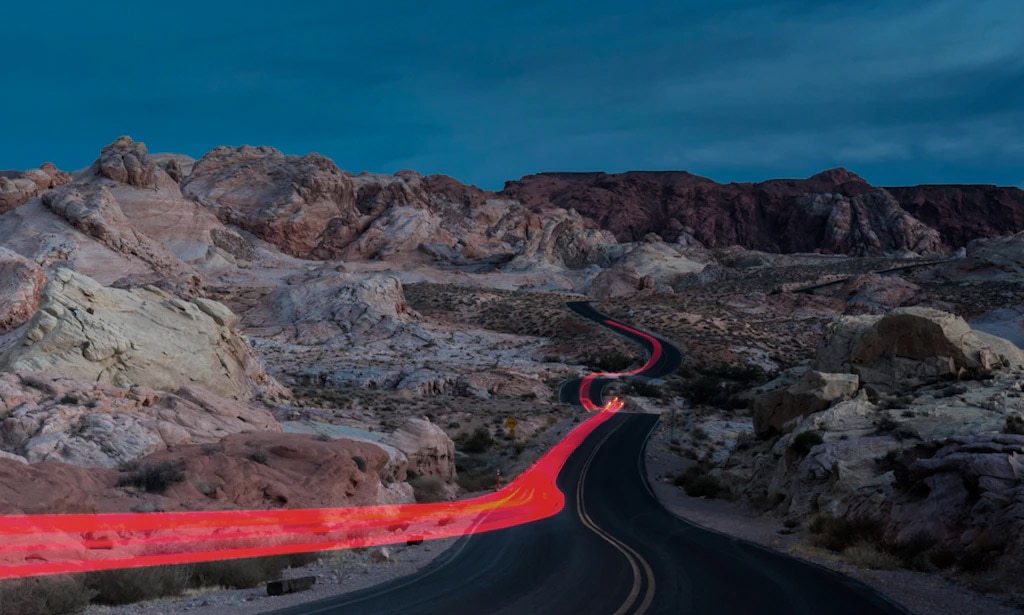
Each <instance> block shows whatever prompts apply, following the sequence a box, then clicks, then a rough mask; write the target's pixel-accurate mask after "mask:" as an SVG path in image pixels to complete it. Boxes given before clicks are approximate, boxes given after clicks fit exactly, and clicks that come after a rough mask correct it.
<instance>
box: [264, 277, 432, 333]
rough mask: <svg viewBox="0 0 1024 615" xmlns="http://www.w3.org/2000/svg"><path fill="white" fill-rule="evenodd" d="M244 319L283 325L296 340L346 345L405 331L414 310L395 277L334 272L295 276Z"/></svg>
mask: <svg viewBox="0 0 1024 615" xmlns="http://www.w3.org/2000/svg"><path fill="white" fill-rule="evenodd" d="M246 319H247V322H248V323H249V324H250V326H252V327H254V328H256V329H265V330H266V331H267V332H270V331H282V327H284V328H285V329H284V330H283V331H282V332H283V333H284V334H285V335H286V336H287V338H288V339H289V340H290V341H293V342H295V343H299V344H306V345H320V344H324V343H328V342H331V343H335V344H346V345H347V344H349V343H351V342H352V340H353V339H355V338H356V337H358V339H361V340H364V341H365V340H379V339H384V338H392V337H394V336H395V335H397V334H399V333H403V332H408V331H409V330H410V329H411V327H410V325H411V324H412V323H413V322H414V321H415V320H416V319H417V314H416V313H415V312H414V311H412V310H411V309H410V308H409V304H408V303H407V302H406V300H405V296H404V295H403V294H402V285H401V283H400V282H399V281H398V279H397V278H394V277H392V276H386V275H378V276H372V277H365V278H364V277H359V276H354V275H351V274H345V273H337V274H334V275H329V276H326V277H322V278H321V277H313V278H312V279H307V280H305V281H298V280H297V281H296V282H295V283H293V284H290V285H288V286H284V287H282V288H280V289H278V290H276V291H274V292H272V293H271V294H270V295H268V296H267V297H266V298H265V299H264V300H263V301H262V302H261V304H260V305H259V306H257V307H256V308H255V309H254V310H253V311H251V312H249V313H248V314H247V315H246ZM335 338H338V339H335Z"/></svg>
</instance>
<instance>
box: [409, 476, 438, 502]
mask: <svg viewBox="0 0 1024 615" xmlns="http://www.w3.org/2000/svg"><path fill="white" fill-rule="evenodd" d="M408 482H409V484H410V485H412V492H413V495H415V496H416V502H417V503H419V504H429V503H432V502H440V501H441V489H442V488H443V487H444V482H443V481H442V480H441V479H440V478H438V477H436V476H420V477H418V478H414V479H412V480H410V481H408Z"/></svg>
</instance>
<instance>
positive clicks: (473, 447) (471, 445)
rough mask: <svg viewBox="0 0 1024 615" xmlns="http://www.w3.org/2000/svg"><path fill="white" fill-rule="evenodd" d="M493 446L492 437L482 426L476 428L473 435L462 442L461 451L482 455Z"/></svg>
mask: <svg viewBox="0 0 1024 615" xmlns="http://www.w3.org/2000/svg"><path fill="white" fill-rule="evenodd" d="M493 445H494V437H493V436H491V432H490V430H489V429H487V428H486V427H484V426H480V427H477V428H476V429H474V430H473V433H472V434H470V435H469V437H468V438H466V439H465V440H464V441H463V442H462V450H463V451H465V452H467V453H484V452H487V450H488V449H490V448H491V446H493Z"/></svg>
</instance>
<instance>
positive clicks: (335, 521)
mask: <svg viewBox="0 0 1024 615" xmlns="http://www.w3.org/2000/svg"><path fill="white" fill-rule="evenodd" d="M606 322H607V323H608V324H610V325H613V326H616V327H619V328H622V329H624V330H627V331H631V332H633V333H635V334H637V335H641V336H643V337H645V338H646V339H648V340H649V341H650V342H651V343H652V344H653V348H654V351H653V353H652V356H651V360H650V361H648V362H647V364H646V365H644V367H641V368H640V369H637V370H634V371H631V372H626V373H623V374H609V373H601V374H591V375H589V376H587V377H586V378H584V380H583V383H582V384H581V386H580V398H581V399H580V401H581V402H582V403H583V406H584V407H585V408H586V409H587V410H588V411H594V410H600V412H597V413H596V414H595V415H594V416H592V417H591V418H589V419H587V420H586V421H584V422H583V423H581V424H580V425H578V426H577V427H576V428H575V429H573V430H572V431H571V432H569V434H568V435H567V436H566V437H565V438H564V439H562V441H560V442H559V443H558V444H556V445H555V446H554V447H552V449H551V450H550V451H548V452H547V454H545V455H544V456H543V457H541V458H540V459H539V460H537V462H536V463H534V464H533V465H532V466H530V468H529V469H527V470H526V471H525V472H523V473H522V474H521V475H519V477H518V478H516V479H515V480H513V481H512V482H511V483H509V484H508V485H506V486H505V487H503V488H502V489H500V490H498V491H495V492H494V493H489V494H487V495H483V496H480V497H476V498H472V499H469V500H460V501H457V502H440V503H436V504H403V505H397V506H365V507H356V508H317V509H301V510H231V511H206V512H174V513H107V514H96V515H8V516H4V517H0V579H3V578H15V577H25V576H34V575H44V574H60V573H70V572H86V571H91V570H105V569H112V568H130V567H138V566H154V565H164V564H183V563H189V562H204V561H212V560H222V559H233V558H240V557H256V556H265V555H279V554H285V553H302V552H309V551H326V550H331V549H348V548H353V547H364V546H371V545H382V544H393V543H398V542H405V541H407V540H411V539H434V538H446V537H450V536H461V535H464V534H470V533H474V532H486V531H492V530H498V529H504V528H507V527H512V526H514V525H520V524H523V523H528V522H530V521H536V520H539V519H543V518H546V517H550V516H552V515H554V514H556V513H558V512H559V511H560V510H562V507H563V506H564V505H565V496H564V495H563V494H562V492H561V491H559V490H558V487H557V486H556V484H555V480H556V478H557V477H558V474H559V472H560V471H561V469H562V466H564V465H565V462H566V460H567V459H568V458H569V455H571V454H572V452H573V451H575V450H576V448H577V447H579V446H580V444H582V443H583V441H584V440H585V439H586V438H587V436H589V435H590V434H591V433H592V432H593V431H594V430H595V429H596V428H597V427H598V426H599V425H600V424H602V423H603V422H605V421H606V420H608V419H609V418H611V416H612V415H613V414H614V413H615V412H617V411H619V410H620V409H621V408H622V406H623V403H622V402H621V401H620V400H619V399H618V398H613V399H612V400H611V401H609V402H608V403H607V404H605V405H604V406H603V407H598V406H596V405H595V404H594V403H593V402H591V401H590V398H589V389H590V383H591V382H592V381H593V379H594V378H599V377H618V376H623V375H633V374H636V373H639V372H641V371H643V370H644V369H646V368H647V367H648V366H650V365H653V364H654V362H655V361H657V359H658V357H660V356H661V346H660V344H659V343H658V341H657V340H656V339H655V338H653V337H651V336H648V335H646V334H644V333H642V332H639V331H636V330H635V329H630V328H629V327H626V326H624V325H620V324H618V323H615V322H612V321H606Z"/></svg>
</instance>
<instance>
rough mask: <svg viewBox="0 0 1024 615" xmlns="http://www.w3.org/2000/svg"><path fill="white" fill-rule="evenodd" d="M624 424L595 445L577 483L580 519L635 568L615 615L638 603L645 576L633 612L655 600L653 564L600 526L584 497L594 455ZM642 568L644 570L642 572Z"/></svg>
mask: <svg viewBox="0 0 1024 615" xmlns="http://www.w3.org/2000/svg"><path fill="white" fill-rule="evenodd" d="M621 426H622V425H621V424H620V425H618V426H617V427H615V429H612V430H611V431H609V432H608V435H606V436H605V437H604V438H603V439H602V440H601V441H600V442H599V443H598V444H597V446H595V447H594V451H593V452H592V453H590V457H588V458H587V461H586V463H584V464H583V472H582V473H581V474H580V482H579V483H578V484H577V485H576V510H577V512H578V513H579V517H580V521H582V522H583V525H585V526H587V529H589V530H590V531H592V532H594V533H595V534H597V536H598V538H600V539H601V540H604V541H605V542H607V543H608V544H610V545H611V546H613V547H615V548H616V549H617V550H618V551H619V553H621V554H622V555H623V557H625V558H626V561H628V562H629V566H630V568H632V570H633V587H632V589H631V590H630V592H629V595H628V596H627V597H626V600H625V601H624V602H623V603H622V604H621V605H620V606H619V608H618V610H616V611H615V615H625V614H626V613H628V612H629V610H630V609H632V608H633V606H634V605H636V603H637V601H638V600H640V588H641V587H642V586H643V581H644V578H645V577H646V579H647V591H646V592H644V596H643V600H642V601H641V602H640V605H639V607H637V609H636V610H635V611H634V612H633V614H634V615H642V614H643V613H646V612H647V609H648V608H650V606H651V602H652V601H653V600H654V571H653V570H652V569H651V565H650V564H648V563H647V560H645V559H644V557H643V556H642V555H640V554H639V553H637V552H636V551H635V550H634V549H633V548H632V547H630V546H629V545H627V544H626V543H624V542H622V541H621V540H619V539H618V538H615V537H614V536H612V535H611V534H609V533H608V532H606V531H604V530H603V529H601V528H600V527H598V525H597V523H595V522H594V520H593V519H592V518H591V517H590V515H589V514H587V506H586V503H585V502H584V499H583V484H584V483H586V479H587V472H588V471H589V470H590V464H591V463H592V462H593V461H594V457H596V456H597V452H598V451H599V450H601V447H602V446H604V443H605V442H607V441H608V438H610V437H611V436H612V434H613V433H615V431H616V430H618V429H619V427H621ZM641 568H643V571H642V572H641Z"/></svg>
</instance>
